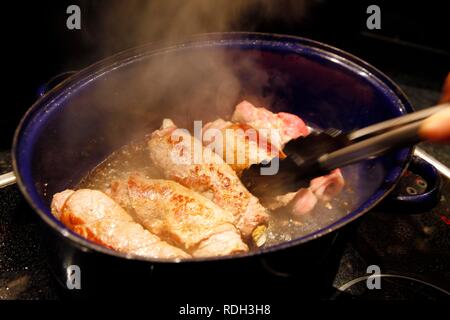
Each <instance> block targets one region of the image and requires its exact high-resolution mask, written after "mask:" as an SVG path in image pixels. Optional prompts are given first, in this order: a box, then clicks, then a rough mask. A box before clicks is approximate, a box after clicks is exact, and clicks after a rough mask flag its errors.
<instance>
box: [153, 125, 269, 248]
mask: <svg viewBox="0 0 450 320" xmlns="http://www.w3.org/2000/svg"><path fill="white" fill-rule="evenodd" d="M148 147H149V152H150V158H151V160H152V161H153V164H154V165H155V166H156V167H157V168H159V169H160V170H161V172H162V173H163V175H164V177H165V178H166V179H170V180H174V181H177V182H178V183H180V184H182V185H183V186H185V187H187V188H189V189H191V190H194V191H197V192H199V193H200V194H202V195H203V196H204V197H206V198H208V199H210V200H212V201H213V202H214V203H215V204H217V205H218V206H219V207H221V208H222V209H223V210H225V211H227V212H229V213H231V214H232V215H233V217H234V224H235V225H236V227H237V228H238V229H239V230H240V231H241V233H242V235H243V236H244V238H246V239H248V238H252V239H253V241H254V242H255V244H257V245H262V244H263V243H264V242H265V232H264V231H265V228H266V226H267V223H268V218H269V217H268V213H267V210H266V209H265V208H264V207H263V206H262V205H261V204H260V202H259V200H258V199H257V198H256V197H254V196H253V195H252V194H251V193H250V192H249V191H248V190H247V189H246V188H245V187H244V185H243V184H242V183H241V181H240V180H239V178H238V176H237V174H236V172H235V171H234V170H233V169H232V168H231V167H230V166H229V165H228V164H226V163H225V162H224V160H223V159H222V158H221V157H219V156H218V155H217V154H215V153H214V152H213V151H212V150H210V149H208V148H205V147H203V145H202V142H201V141H199V140H198V139H196V138H194V137H193V136H192V135H191V134H190V133H189V132H187V131H186V130H179V129H177V127H176V126H175V124H174V123H173V122H172V121H171V120H165V121H164V122H163V125H162V127H161V129H160V130H157V131H155V132H154V133H153V134H152V136H151V138H150V140H149V141H148Z"/></svg>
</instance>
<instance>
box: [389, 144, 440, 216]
mask: <svg viewBox="0 0 450 320" xmlns="http://www.w3.org/2000/svg"><path fill="white" fill-rule="evenodd" d="M439 172H441V173H442V174H443V175H446V176H447V175H448V174H449V169H448V168H447V167H446V166H445V165H443V164H442V163H440V162H439V161H437V160H436V159H434V158H433V157H431V156H430V155H428V154H427V153H426V152H425V151H423V150H422V149H420V148H416V150H415V152H414V156H413V158H412V161H411V163H410V165H409V167H408V171H407V172H406V174H405V175H404V176H403V177H402V179H401V180H400V182H399V184H398V185H397V188H396V189H395V190H394V191H393V192H392V193H391V194H390V195H389V197H388V199H387V200H386V204H387V205H388V206H393V207H395V208H397V209H399V210H401V211H402V212H410V213H418V212H423V211H427V210H430V209H431V208H433V207H434V206H436V204H437V203H438V202H439V201H440V199H441V187H442V179H441V175H440V173H439Z"/></svg>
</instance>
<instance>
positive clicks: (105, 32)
mask: <svg viewBox="0 0 450 320" xmlns="http://www.w3.org/2000/svg"><path fill="white" fill-rule="evenodd" d="M108 3H109V2H108ZM313 5H314V2H311V1H308V2H307V1H304V0H280V1H260V0H186V1H182V0H158V1H147V0H127V1H114V2H111V4H110V5H109V6H108V7H107V8H106V12H103V13H102V15H101V16H100V19H99V21H97V22H96V24H95V25H94V26H92V27H93V32H92V33H90V37H91V39H90V40H91V41H95V43H96V45H97V48H99V50H101V51H103V54H105V55H110V54H112V53H114V52H117V51H120V50H123V49H125V48H129V47H133V46H136V45H139V44H143V43H148V42H152V41H160V40H165V41H175V40H179V39H183V38H185V37H187V36H190V35H192V34H200V33H211V32H226V31H255V30H257V29H258V28H259V27H261V24H262V25H264V24H269V25H274V24H280V23H282V24H284V25H289V24H297V23H299V22H300V20H302V19H303V18H304V16H305V15H306V13H307V12H308V10H309V9H310V7H311V6H313ZM263 29H264V28H263ZM265 31H267V32H270V31H271V30H265Z"/></svg>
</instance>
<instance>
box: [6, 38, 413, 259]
mask: <svg viewBox="0 0 450 320" xmlns="http://www.w3.org/2000/svg"><path fill="white" fill-rule="evenodd" d="M233 40H234V41H238V40H241V41H244V42H249V41H262V42H263V41H266V42H273V43H275V42H279V43H280V46H289V45H294V46H295V45H301V46H302V47H310V48H312V49H313V50H315V51H320V52H322V53H324V54H327V55H328V56H330V55H333V56H334V57H335V58H336V59H337V61H339V62H340V63H345V65H346V66H354V67H357V68H358V69H364V70H365V71H367V72H368V73H369V74H370V75H372V76H373V78H374V80H377V81H380V82H381V83H382V84H384V85H385V86H387V87H389V89H391V90H392V91H393V92H394V93H395V94H396V95H397V96H398V98H399V100H400V101H401V104H402V105H403V108H404V110H403V111H406V112H411V111H412V110H413V108H412V106H411V103H410V102H409V100H408V98H407V96H406V94H405V93H404V92H403V91H402V90H401V88H400V87H399V86H398V85H397V84H396V83H395V82H394V81H393V80H391V79H390V78H389V77H388V76H386V75H385V74H384V73H383V72H381V71H379V70H378V69H377V68H375V67H373V66H372V65H371V64H369V63H367V62H365V61H364V60H362V59H360V58H358V57H356V56H354V55H352V54H350V53H347V52H345V51H343V50H341V49H338V48H335V47H333V46H330V45H327V44H324V43H321V42H318V41H315V40H311V39H308V38H303V37H298V36H290V35H281V34H271V33H257V32H224V33H206V34H199V35H193V36H191V37H187V38H185V39H184V40H182V41H176V42H163V41H160V42H152V43H148V44H145V45H142V46H138V47H135V48H131V49H128V50H124V51H121V52H119V53H117V54H115V55H112V56H110V57H108V58H105V59H103V60H100V61H98V62H96V63H94V64H92V65H90V66H88V67H86V68H84V69H82V70H81V71H79V72H78V73H76V74H74V75H72V76H70V77H69V78H67V79H65V80H64V81H63V82H61V83H60V84H58V85H57V86H55V87H54V88H52V89H51V90H50V91H49V92H48V93H47V94H45V95H44V96H43V97H41V98H39V99H38V100H37V101H36V102H35V103H34V104H33V105H32V106H31V107H30V108H29V109H28V110H27V112H26V113H25V114H24V116H23V117H22V119H21V121H20V123H19V125H18V127H17V129H16V131H15V134H14V140H13V146H12V163H13V169H14V173H15V175H16V177H17V185H18V187H19V189H20V191H21V192H22V194H23V195H24V197H25V199H26V200H27V202H28V203H29V205H30V206H31V207H32V209H33V210H34V211H36V212H37V213H38V215H39V216H40V218H41V219H42V220H43V221H44V222H45V223H46V224H47V225H48V226H49V227H50V228H51V229H52V231H54V232H57V233H58V234H59V235H60V236H62V237H63V238H66V239H68V240H69V241H71V242H72V243H73V244H74V245H76V247H78V248H79V249H81V250H83V251H88V252H89V251H91V250H92V251H94V252H100V253H103V254H106V255H110V256H114V257H118V258H124V259H127V260H137V261H145V262H151V263H171V264H173V263H198V262H205V261H219V260H230V259H241V258H249V257H254V256H260V255H263V254H265V253H270V252H274V251H279V250H284V249H287V248H291V247H294V246H297V245H300V244H303V243H306V242H309V241H312V240H314V239H317V238H321V237H323V236H325V235H327V234H329V233H331V232H334V231H336V230H338V229H340V228H341V227H343V226H344V225H347V224H349V223H351V222H352V221H354V220H356V219H357V218H359V217H361V216H362V215H363V214H365V213H366V212H368V211H369V210H371V209H372V208H373V207H375V206H376V205H377V204H378V203H380V202H381V201H382V200H383V199H384V198H385V197H386V196H387V195H388V194H389V193H390V192H391V191H392V190H393V189H394V188H395V186H396V184H397V182H398V180H399V179H400V178H401V176H402V174H403V173H404V172H405V171H406V168H407V167H408V165H409V162H410V161H411V155H412V151H413V148H407V149H404V151H403V153H402V158H404V160H403V164H402V165H401V166H398V167H399V168H401V169H400V170H399V171H398V172H397V173H396V174H395V175H394V177H393V179H392V182H391V183H390V184H391V185H390V186H389V187H386V186H382V187H380V188H379V189H378V190H377V191H376V192H375V193H374V194H372V196H371V197H372V198H373V197H374V195H377V196H376V197H375V199H374V200H372V201H369V200H368V201H369V203H367V202H365V203H363V204H362V205H361V206H360V208H358V209H356V210H354V211H352V212H350V213H348V214H346V215H345V216H343V217H341V218H339V219H338V220H337V221H335V222H333V223H332V224H330V225H328V226H326V227H324V228H321V229H319V230H317V231H315V232H312V233H309V234H307V235H304V236H301V237H298V238H295V239H293V240H290V241H286V242H282V243H279V244H277V245H273V246H270V247H267V248H263V249H260V250H257V251H250V252H248V253H243V254H238V255H230V256H224V257H209V258H189V259H180V260H169V259H156V258H146V257H141V256H137V255H134V254H125V253H121V252H117V251H114V250H111V249H108V248H106V247H103V246H101V245H98V244H95V243H93V242H91V241H89V240H87V239H85V238H82V237H81V236H79V235H77V234H75V233H74V232H72V231H71V230H69V229H68V228H65V227H63V226H62V225H61V224H60V223H57V222H56V221H55V220H53V219H52V218H50V217H49V215H48V213H46V212H45V211H44V210H42V209H41V208H40V207H39V206H38V205H37V204H36V203H35V201H34V200H33V198H32V196H31V195H30V192H29V190H28V188H27V186H26V184H25V183H24V181H23V179H22V176H21V174H20V170H19V166H18V158H19V154H18V153H19V147H18V145H19V141H20V138H21V136H22V132H23V130H24V128H25V127H26V126H27V124H28V123H29V121H30V120H31V119H33V116H34V114H35V113H36V112H37V111H39V109H40V108H41V107H42V106H44V105H46V104H47V103H49V102H51V101H52V100H53V99H55V98H56V97H57V96H58V95H59V94H60V93H61V92H60V90H61V89H63V88H65V90H70V88H71V87H76V86H77V84H79V83H82V82H86V81H90V80H93V79H95V78H97V77H100V76H102V75H103V74H104V73H107V72H110V71H113V70H114V69H117V68H119V67H122V66H124V65H126V64H128V63H131V62H133V61H136V60H137V59H139V58H142V57H145V56H149V55H154V54H157V53H158V52H167V51H171V50H177V49H182V48H184V47H187V46H189V45H190V46H194V45H195V44H207V43H215V44H216V45H217V44H220V43H221V42H222V41H233ZM217 41H219V42H217Z"/></svg>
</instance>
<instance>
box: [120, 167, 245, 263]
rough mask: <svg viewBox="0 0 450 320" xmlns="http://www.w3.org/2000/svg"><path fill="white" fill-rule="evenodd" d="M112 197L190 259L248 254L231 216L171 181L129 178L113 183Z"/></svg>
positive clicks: (140, 177) (137, 176)
mask: <svg viewBox="0 0 450 320" xmlns="http://www.w3.org/2000/svg"><path fill="white" fill-rule="evenodd" d="M111 196H112V198H113V199H115V200H116V201H117V202H118V203H119V204H121V205H122V206H123V207H124V208H128V211H129V212H130V213H131V214H132V216H133V217H134V218H135V219H136V220H137V221H138V222H139V223H141V224H142V225H143V226H144V227H145V228H146V229H147V230H149V231H151V232H152V233H154V234H156V235H158V236H160V237H161V238H163V239H165V240H166V241H168V242H170V243H172V244H174V245H176V246H178V247H181V248H183V249H184V250H186V251H187V252H189V253H190V254H192V256H193V257H211V256H224V255H229V254H234V253H239V252H246V251H248V247H247V245H246V244H245V243H244V242H243V241H242V239H241V235H240V232H239V230H238V229H237V228H236V227H235V226H234V225H233V222H234V217H233V215H232V214H231V213H228V212H226V211H224V210H222V209H221V208H220V207H218V206H217V205H216V204H214V203H213V202H212V201H211V200H209V199H206V198H205V197H203V196H201V195H200V194H198V193H196V192H194V191H192V190H190V189H187V188H186V187H183V186H182V185H180V184H178V183H176V182H174V181H169V180H156V179H147V178H145V177H143V176H141V175H131V176H130V177H129V178H128V179H127V180H125V181H115V182H113V183H112V186H111Z"/></svg>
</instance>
